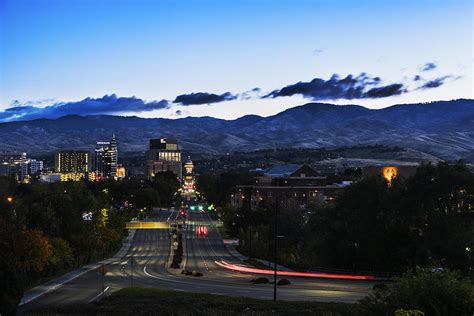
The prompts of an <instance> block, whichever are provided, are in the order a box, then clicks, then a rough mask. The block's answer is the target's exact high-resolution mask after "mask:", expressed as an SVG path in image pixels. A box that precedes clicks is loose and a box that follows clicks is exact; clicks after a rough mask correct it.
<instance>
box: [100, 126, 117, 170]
mask: <svg viewBox="0 0 474 316" xmlns="http://www.w3.org/2000/svg"><path fill="white" fill-rule="evenodd" d="M94 154H95V155H94V166H95V167H94V171H95V172H96V174H97V177H98V178H99V179H106V178H116V177H117V157H118V151H117V140H116V139H115V134H113V136H112V140H111V141H108V142H103V141H98V142H97V145H96V149H95V152H94Z"/></svg>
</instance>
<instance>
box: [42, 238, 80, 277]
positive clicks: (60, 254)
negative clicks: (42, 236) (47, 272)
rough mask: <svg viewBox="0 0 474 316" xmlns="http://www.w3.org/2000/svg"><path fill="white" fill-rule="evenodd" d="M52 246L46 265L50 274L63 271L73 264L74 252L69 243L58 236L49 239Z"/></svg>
mask: <svg viewBox="0 0 474 316" xmlns="http://www.w3.org/2000/svg"><path fill="white" fill-rule="evenodd" d="M49 242H50V244H51V247H52V250H53V252H52V255H51V256H50V257H49V259H48V265H49V267H50V269H51V271H52V274H53V275H54V274H56V273H57V272H58V271H63V270H65V269H68V268H70V267H72V266H73V265H74V254H73V251H72V249H71V247H70V246H69V243H68V242H67V241H66V240H64V239H62V238H59V237H56V238H51V239H50V240H49Z"/></svg>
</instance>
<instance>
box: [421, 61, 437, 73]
mask: <svg viewBox="0 0 474 316" xmlns="http://www.w3.org/2000/svg"><path fill="white" fill-rule="evenodd" d="M436 67H437V65H436V64H435V63H433V62H430V63H426V64H424V65H423V66H421V67H420V70H421V71H430V70H433V69H435V68H436Z"/></svg>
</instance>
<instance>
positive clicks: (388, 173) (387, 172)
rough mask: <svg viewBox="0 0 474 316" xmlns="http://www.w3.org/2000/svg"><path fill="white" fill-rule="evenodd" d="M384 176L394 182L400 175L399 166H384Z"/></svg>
mask: <svg viewBox="0 0 474 316" xmlns="http://www.w3.org/2000/svg"><path fill="white" fill-rule="evenodd" d="M382 172H383V177H384V178H385V179H386V180H387V181H388V182H392V181H393V179H395V178H396V177H397V175H398V168H397V167H384V168H383V170H382Z"/></svg>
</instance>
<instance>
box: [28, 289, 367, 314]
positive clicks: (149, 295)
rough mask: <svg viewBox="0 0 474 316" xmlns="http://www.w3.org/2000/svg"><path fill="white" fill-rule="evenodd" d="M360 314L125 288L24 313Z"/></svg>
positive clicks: (331, 307) (324, 306) (348, 307)
mask: <svg viewBox="0 0 474 316" xmlns="http://www.w3.org/2000/svg"><path fill="white" fill-rule="evenodd" d="M53 314H54V315H65V314H67V315H114V316H116V315H226V316H232V315H321V316H336V315H360V311H359V309H358V307H357V305H356V304H347V303H323V302H303V301H300V302H289V301H277V302H273V301H269V300H259V299H252V298H244V297H228V296H221V295H211V294H201V293H184V292H177V291H170V290H162V289H145V288H125V289H122V290H120V291H117V292H115V293H113V294H112V295H111V296H110V297H108V298H105V299H103V300H102V301H100V302H98V303H94V304H88V305H87V304H84V305H72V306H58V307H49V308H46V309H38V310H35V311H30V312H28V313H27V314H26V315H53Z"/></svg>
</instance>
